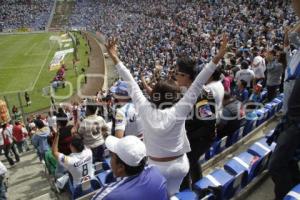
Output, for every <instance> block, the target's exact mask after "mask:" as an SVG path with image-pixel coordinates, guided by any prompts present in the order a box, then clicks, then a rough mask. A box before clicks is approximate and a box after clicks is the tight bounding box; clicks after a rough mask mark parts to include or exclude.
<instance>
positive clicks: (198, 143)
mask: <svg viewBox="0 0 300 200" xmlns="http://www.w3.org/2000/svg"><path fill="white" fill-rule="evenodd" d="M189 141H190V146H191V151H190V152H189V153H187V157H188V159H189V163H190V170H189V172H188V173H187V175H186V176H185V177H184V179H183V181H182V183H181V186H180V190H184V189H188V188H190V189H192V185H193V184H194V183H196V182H197V181H199V180H200V179H201V178H202V169H201V165H200V163H199V162H198V161H199V158H200V157H201V156H202V155H203V154H204V153H206V151H208V149H209V148H210V146H211V144H212V142H213V140H212V139H210V138H209V137H208V138H206V137H201V138H197V139H190V140H189Z"/></svg>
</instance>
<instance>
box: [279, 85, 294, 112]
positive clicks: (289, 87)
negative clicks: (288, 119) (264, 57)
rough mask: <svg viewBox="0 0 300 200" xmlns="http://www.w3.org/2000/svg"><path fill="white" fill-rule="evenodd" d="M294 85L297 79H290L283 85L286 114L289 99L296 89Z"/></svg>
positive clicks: (283, 107)
mask: <svg viewBox="0 0 300 200" xmlns="http://www.w3.org/2000/svg"><path fill="white" fill-rule="evenodd" d="M294 85H295V80H290V81H289V82H284V85H283V93H284V96H283V106H282V111H283V114H286V112H287V110H288V103H289V99H290V96H291V94H292V91H293V89H294Z"/></svg>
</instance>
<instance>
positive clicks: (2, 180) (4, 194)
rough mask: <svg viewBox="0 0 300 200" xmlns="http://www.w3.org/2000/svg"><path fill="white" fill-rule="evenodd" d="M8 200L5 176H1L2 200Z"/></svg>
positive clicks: (0, 191) (0, 199) (0, 197)
mask: <svg viewBox="0 0 300 200" xmlns="http://www.w3.org/2000/svg"><path fill="white" fill-rule="evenodd" d="M6 199H7V198H6V186H5V184H4V176H2V175H0V200H6Z"/></svg>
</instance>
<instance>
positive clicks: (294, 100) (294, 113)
mask: <svg viewBox="0 0 300 200" xmlns="http://www.w3.org/2000/svg"><path fill="white" fill-rule="evenodd" d="M299 92H300V78H298V79H296V80H295V85H294V89H293V91H292V94H291V96H290V99H289V103H288V111H287V116H288V117H289V119H291V120H295V121H297V122H298V123H300V98H299V97H298V95H299V94H298V93H299Z"/></svg>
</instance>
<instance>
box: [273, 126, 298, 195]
mask: <svg viewBox="0 0 300 200" xmlns="http://www.w3.org/2000/svg"><path fill="white" fill-rule="evenodd" d="M299 147H300V125H299V124H297V123H296V122H291V121H289V122H287V123H286V124H285V125H284V131H283V132H282V133H281V134H280V135H279V137H278V140H277V145H276V148H275V150H274V152H273V154H272V156H271V158H270V162H269V167H268V168H269V173H270V175H271V178H272V180H273V182H274V183H275V196H276V199H278V200H279V199H280V200H281V199H283V197H284V196H285V195H286V194H287V193H288V192H289V191H290V190H291V189H292V188H293V187H294V186H295V185H297V184H298V183H299V182H300V172H299V167H298V164H297V161H296V160H294V159H293V157H294V155H295V152H296V150H297V149H298V148H299Z"/></svg>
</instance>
